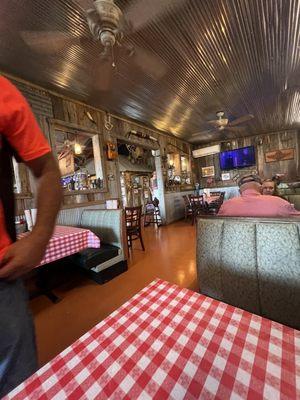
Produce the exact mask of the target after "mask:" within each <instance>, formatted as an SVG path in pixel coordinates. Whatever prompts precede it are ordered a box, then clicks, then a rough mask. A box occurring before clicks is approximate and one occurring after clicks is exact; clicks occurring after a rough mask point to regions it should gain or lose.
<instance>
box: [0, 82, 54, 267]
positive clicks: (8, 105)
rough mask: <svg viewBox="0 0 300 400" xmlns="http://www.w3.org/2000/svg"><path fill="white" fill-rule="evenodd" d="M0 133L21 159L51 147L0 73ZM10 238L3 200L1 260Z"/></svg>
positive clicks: (26, 159) (31, 157) (11, 85)
mask: <svg viewBox="0 0 300 400" xmlns="http://www.w3.org/2000/svg"><path fill="white" fill-rule="evenodd" d="M0 134H1V135H4V136H5V137H6V138H7V140H8V141H9V143H10V145H11V146H12V147H13V148H14V149H15V150H16V152H17V153H18V154H19V156H20V157H21V158H22V159H23V160H24V161H31V160H34V159H36V158H39V157H41V156H43V155H44V154H47V153H49V152H50V151H51V149H50V146H49V144H48V142H47V140H46V138H45V136H44V135H43V133H42V131H41V130H40V128H39V126H38V124H37V122H36V120H35V118H34V115H33V113H32V111H31V110H30V107H29V105H28V103H27V101H26V100H25V99H24V97H23V96H22V95H21V93H20V92H19V91H18V89H17V88H16V87H15V86H14V85H13V84H11V83H10V82H9V81H8V80H7V79H5V78H3V77H1V76H0ZM9 245H10V238H9V236H8V234H7V232H6V230H5V222H4V215H3V208H2V204H1V203H0V260H1V258H2V257H3V255H4V253H5V251H6V249H7V247H8V246H9Z"/></svg>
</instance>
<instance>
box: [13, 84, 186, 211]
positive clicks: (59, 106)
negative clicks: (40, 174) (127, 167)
mask: <svg viewBox="0 0 300 400" xmlns="http://www.w3.org/2000/svg"><path fill="white" fill-rule="evenodd" d="M8 78H9V79H11V80H12V81H13V83H14V84H15V85H16V86H17V87H18V88H19V89H20V90H21V92H22V93H23V95H24V96H25V98H26V99H27V101H28V102H29V104H30V105H31V107H32V109H33V112H34V114H35V116H36V119H37V121H38V123H39V125H40V126H41V128H42V130H43V132H44V134H45V136H46V137H47V139H48V140H49V139H50V136H51V135H50V125H51V124H50V121H51V120H52V119H54V120H59V121H64V122H67V123H72V124H75V125H78V126H80V127H82V128H87V129H93V130H97V131H98V132H99V137H100V138H101V143H102V146H103V154H104V171H105V174H106V178H107V190H106V192H104V193H103V192H102V193H88V194H80V195H78V194H76V195H66V196H65V199H64V205H65V207H67V208H69V207H72V206H77V207H78V205H87V204H95V203H96V204H101V203H104V202H105V200H106V199H108V198H121V193H120V190H121V189H120V182H119V179H120V178H119V176H120V172H119V164H118V160H117V159H116V160H114V161H109V160H108V159H107V157H106V143H107V141H111V142H113V143H117V139H119V140H122V141H126V142H129V143H132V144H136V145H139V146H142V147H145V148H151V149H155V150H157V149H160V150H161V154H164V151H165V150H166V149H167V147H168V143H172V144H173V145H175V146H176V147H177V148H178V149H182V151H184V152H189V153H191V151H192V146H191V145H189V144H188V143H186V142H184V141H182V140H179V139H177V138H175V137H171V136H169V135H167V134H164V133H162V132H159V131H156V130H153V129H149V128H147V127H146V126H144V125H142V124H140V123H134V122H132V121H128V120H126V119H124V118H119V117H111V122H112V124H113V129H112V130H111V131H108V130H107V129H106V128H105V115H106V114H105V112H104V111H102V110H100V109H96V108H94V107H92V106H89V105H87V104H83V103H80V102H77V101H75V100H72V99H68V98H66V97H64V96H61V95H59V94H54V93H53V92H51V93H50V92H48V91H47V90H45V89H43V88H39V87H37V86H36V85H31V84H30V83H29V82H25V81H24V80H20V79H18V78H15V77H11V76H8ZM87 112H89V113H90V115H91V116H92V118H93V120H94V121H95V122H92V121H91V120H90V119H89V118H88V115H87ZM132 130H135V131H139V132H142V133H145V134H148V135H149V136H152V137H154V138H156V139H157V140H158V142H157V143H156V142H153V141H150V140H147V139H141V138H136V137H134V136H133V135H128V132H130V131H132ZM21 170H22V179H24V180H25V182H24V187H26V193H24V192H23V193H22V194H19V195H17V213H18V214H21V213H22V212H23V210H24V209H26V208H31V207H34V206H35V203H34V193H35V191H36V188H35V187H34V183H33V180H32V179H29V177H28V172H27V171H26V169H24V167H23V166H21Z"/></svg>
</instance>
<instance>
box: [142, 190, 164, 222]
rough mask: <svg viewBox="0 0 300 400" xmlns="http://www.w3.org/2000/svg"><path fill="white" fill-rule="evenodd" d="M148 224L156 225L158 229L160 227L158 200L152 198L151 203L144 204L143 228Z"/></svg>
mask: <svg viewBox="0 0 300 400" xmlns="http://www.w3.org/2000/svg"><path fill="white" fill-rule="evenodd" d="M150 224H153V225H156V226H157V227H158V228H159V227H160V226H161V225H162V219H161V215H160V210H159V200H158V198H156V197H155V198H154V200H153V201H152V202H151V203H148V204H146V206H145V214H144V226H148V225H150Z"/></svg>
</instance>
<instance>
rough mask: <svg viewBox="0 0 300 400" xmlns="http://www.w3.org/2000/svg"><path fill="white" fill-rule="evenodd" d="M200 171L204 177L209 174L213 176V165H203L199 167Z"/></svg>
mask: <svg viewBox="0 0 300 400" xmlns="http://www.w3.org/2000/svg"><path fill="white" fill-rule="evenodd" d="M201 171H202V177H204V178H206V177H209V176H215V167H214V166H213V165H211V166H209V167H203V168H201Z"/></svg>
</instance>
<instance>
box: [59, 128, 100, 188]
mask: <svg viewBox="0 0 300 400" xmlns="http://www.w3.org/2000/svg"><path fill="white" fill-rule="evenodd" d="M52 132H53V133H52V138H51V139H52V145H53V148H54V152H55V153H56V155H57V159H58V164H59V168H60V172H61V175H62V178H61V183H62V186H63V188H64V189H65V190H66V191H74V190H85V191H86V190H89V191H94V190H95V191H97V190H101V189H103V188H104V186H105V185H104V172H103V157H102V152H101V146H100V140H99V135H98V134H97V133H91V132H85V131H84V130H82V128H81V129H80V131H77V130H75V129H73V128H68V127H63V126H54V129H53V131H52Z"/></svg>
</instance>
